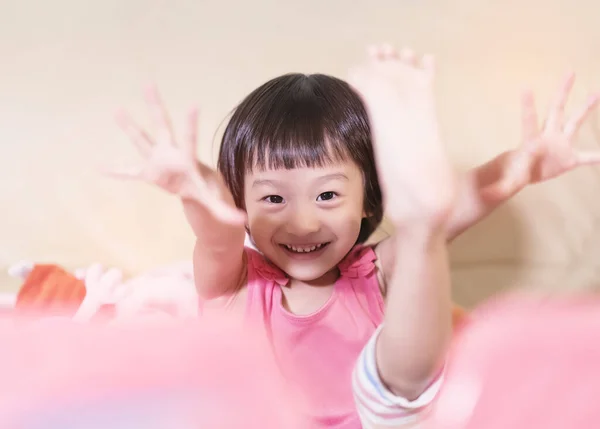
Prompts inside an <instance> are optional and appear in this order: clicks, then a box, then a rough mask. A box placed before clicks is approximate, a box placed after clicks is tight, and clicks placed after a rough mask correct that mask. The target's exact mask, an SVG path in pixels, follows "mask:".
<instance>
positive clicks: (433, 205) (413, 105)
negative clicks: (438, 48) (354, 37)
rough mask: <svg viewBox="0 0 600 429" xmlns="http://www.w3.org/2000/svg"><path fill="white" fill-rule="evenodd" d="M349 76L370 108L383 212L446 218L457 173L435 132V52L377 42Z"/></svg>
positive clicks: (399, 217) (410, 218) (399, 218)
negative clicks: (423, 53)
mask: <svg viewBox="0 0 600 429" xmlns="http://www.w3.org/2000/svg"><path fill="white" fill-rule="evenodd" d="M350 82H351V84H352V85H353V86H354V87H355V89H356V90H357V91H358V92H359V93H360V94H361V96H362V97H363V100H364V101H365V104H366V107H367V111H368V113H369V117H370V121H371V131H372V134H373V138H374V148H375V155H376V159H377V167H378V172H379V175H380V180H381V183H382V187H383V190H384V195H385V197H386V212H387V213H386V214H387V215H388V216H389V217H390V219H392V220H393V221H394V222H395V223H396V224H406V223H413V224H414V222H417V223H420V224H424V223H431V225H434V224H439V223H443V222H445V221H446V218H447V217H448V215H449V212H450V211H451V209H452V206H453V202H454V195H455V177H454V172H453V169H452V167H451V165H450V163H449V161H448V158H447V155H446V150H445V148H444V145H443V142H442V139H441V137H440V135H439V133H438V121H437V115H436V111H435V110H436V105H435V98H434V92H433V82H434V64H433V58H432V57H430V56H424V57H423V58H418V57H417V56H416V55H415V54H414V53H413V52H412V51H410V50H408V49H404V50H403V51H402V52H397V51H396V50H395V49H394V48H392V47H391V46H387V45H384V46H379V47H376V48H374V49H372V50H371V51H370V53H369V56H368V58H367V60H366V61H365V62H363V64H361V65H360V66H359V67H357V68H356V69H355V70H353V72H352V73H351V76H350Z"/></svg>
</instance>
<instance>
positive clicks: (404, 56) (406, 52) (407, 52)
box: [400, 48, 417, 66]
mask: <svg viewBox="0 0 600 429" xmlns="http://www.w3.org/2000/svg"><path fill="white" fill-rule="evenodd" d="M400 60H401V61H403V62H405V63H406V64H409V65H411V66H414V65H416V63H417V55H416V54H415V51H413V50H412V49H410V48H403V49H402V50H401V51H400Z"/></svg>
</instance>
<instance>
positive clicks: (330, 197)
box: [317, 192, 337, 201]
mask: <svg viewBox="0 0 600 429" xmlns="http://www.w3.org/2000/svg"><path fill="white" fill-rule="evenodd" d="M336 196H337V194H336V193H335V192H323V193H322V194H320V195H319V196H318V197H317V201H329V200H333V199H334V198H335V197H336Z"/></svg>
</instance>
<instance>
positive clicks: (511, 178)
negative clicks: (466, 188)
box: [490, 150, 532, 199]
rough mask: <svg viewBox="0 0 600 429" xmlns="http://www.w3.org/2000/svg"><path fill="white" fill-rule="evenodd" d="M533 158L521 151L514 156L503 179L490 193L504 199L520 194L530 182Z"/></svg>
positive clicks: (494, 185) (492, 187) (491, 188)
mask: <svg viewBox="0 0 600 429" xmlns="http://www.w3.org/2000/svg"><path fill="white" fill-rule="evenodd" d="M531 162H532V158H531V155H530V153H529V152H528V151H525V150H521V151H519V152H517V153H516V154H515V155H513V156H512V159H510V161H509V164H508V169H507V170H506V172H504V174H503V175H502V178H501V179H500V180H499V181H498V182H497V183H495V184H493V185H492V186H490V192H492V193H494V192H495V193H496V194H497V195H498V196H500V197H502V198H503V199H506V198H510V197H511V196H513V195H514V194H516V193H517V192H519V191H520V190H521V189H522V188H523V187H524V186H525V185H527V183H528V182H529V180H530V176H531Z"/></svg>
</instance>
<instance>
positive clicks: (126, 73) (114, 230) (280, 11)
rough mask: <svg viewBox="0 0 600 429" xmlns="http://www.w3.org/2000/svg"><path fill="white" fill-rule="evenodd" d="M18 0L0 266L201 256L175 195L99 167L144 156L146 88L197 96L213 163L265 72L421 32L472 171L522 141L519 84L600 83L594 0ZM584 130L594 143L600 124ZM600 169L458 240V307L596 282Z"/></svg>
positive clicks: (5, 47)
mask: <svg viewBox="0 0 600 429" xmlns="http://www.w3.org/2000/svg"><path fill="white" fill-rule="evenodd" d="M8 3H10V6H6V5H3V6H2V8H1V10H0V17H1V18H0V19H1V22H2V25H0V52H1V53H2V67H1V72H0V172H1V178H2V180H1V181H0V203H1V206H2V214H1V215H0V219H1V220H2V222H0V269H1V270H2V271H4V267H6V266H7V265H9V264H11V263H14V262H15V261H17V260H20V259H34V260H44V261H50V262H58V263H61V264H64V265H67V266H69V267H72V266H73V267H74V266H81V265H87V264H89V263H91V262H93V261H100V262H103V263H105V264H110V265H116V266H119V267H122V268H125V269H127V270H129V271H131V272H137V271H140V270H143V269H145V268H148V267H151V266H154V265H156V264H160V263H164V262H168V261H171V260H174V259H184V258H188V257H189V255H190V251H191V245H192V236H191V234H190V231H189V230H188V227H187V225H186V223H185V221H184V218H183V216H182V213H181V210H180V208H179V205H178V203H177V201H175V200H174V199H172V198H170V197H168V196H165V195H162V194H160V193H158V192H157V191H155V190H153V189H148V188H146V187H145V186H143V185H138V184H131V183H130V184H123V183H115V182H112V181H110V180H107V179H104V178H102V177H100V176H99V175H98V174H96V172H95V171H94V168H95V167H96V166H99V165H102V164H108V163H110V162H112V161H117V162H126V161H132V160H135V153H134V151H133V150H132V148H131V147H130V146H129V145H128V143H127V142H126V141H125V140H124V139H123V137H122V136H121V135H120V133H119V132H118V130H117V128H116V127H115V126H114V124H113V121H112V114H113V112H114V111H115V110H116V109H117V108H118V107H119V106H126V107H131V108H132V109H134V111H136V112H137V113H139V114H141V115H143V114H144V110H143V106H142V105H141V103H140V102H139V100H140V97H139V96H138V95H139V94H140V89H141V87H142V86H143V85H144V83H145V82H149V81H156V82H158V83H159V85H160V86H161V87H162V89H163V92H164V94H165V97H166V98H167V100H168V102H169V104H170V105H171V106H172V108H173V111H174V112H175V113H176V114H180V113H182V112H183V111H184V109H185V108H187V107H188V106H189V105H190V104H191V103H194V102H198V103H199V104H200V106H201V108H202V111H203V121H202V132H201V139H202V145H201V148H200V156H201V157H202V159H204V160H206V161H209V162H212V161H213V160H214V155H215V153H216V150H215V149H216V143H215V141H216V140H215V139H214V138H213V136H214V133H215V130H216V128H217V126H218V125H219V123H220V122H221V121H222V120H223V118H224V117H225V116H226V114H227V112H228V111H229V110H230V109H231V108H232V107H233V106H234V104H235V103H236V102H237V101H238V100H239V99H240V98H241V97H242V96H243V95H245V94H246V93H247V92H248V91H250V90H251V89H253V88H254V87H256V86H257V85H258V84H260V83H262V82H263V81H265V80H266V79H268V78H270V77H273V76H275V75H277V74H281V73H283V72H289V71H302V72H317V71H318V72H325V73H330V74H334V75H337V76H341V77H343V76H344V74H345V70H346V68H347V67H348V66H349V65H350V64H352V61H353V60H354V59H355V58H357V57H358V56H359V55H360V54H361V50H362V49H363V46H364V45H365V44H367V43H370V42H372V41H390V42H392V43H395V44H408V45H411V46H413V47H414V48H416V49H418V50H427V51H431V52H433V53H434V54H436V55H437V57H438V64H439V67H440V72H439V73H440V86H439V96H440V101H441V116H442V120H443V128H444V132H445V134H446V136H447V140H448V143H449V145H450V146H451V149H452V153H453V155H454V157H455V159H456V162H457V164H459V165H460V166H461V167H464V168H466V167H469V166H473V165H475V164H476V163H478V162H481V161H483V160H485V159H487V158H488V157H491V156H493V155H494V154H496V153H498V152H499V151H502V150H505V149H507V148H509V147H511V146H512V145H515V144H516V143H517V141H518V132H519V128H518V127H519V116H518V114H519V112H518V107H519V105H518V101H519V90H520V88H521V87H522V86H523V85H525V84H532V85H533V86H534V88H535V89H536V90H537V91H538V93H539V94H540V101H541V102H545V101H546V100H547V99H548V98H549V95H550V90H551V89H552V88H553V85H555V84H556V83H557V82H558V80H559V79H560V77H561V75H562V74H563V72H564V71H566V70H568V69H569V68H573V69H575V70H577V71H578V72H579V81H578V84H577V90H576V91H575V97H574V101H581V100H582V99H583V97H584V95H585V93H586V92H587V91H589V90H592V89H594V88H597V87H600V61H599V58H600V56H599V55H598V50H597V46H598V42H597V41H598V40H600V39H599V38H600V30H598V29H597V28H598V27H597V22H596V18H597V16H598V11H599V8H600V6H597V5H596V2H594V1H592V0H586V1H579V2H576V3H573V4H574V5H573V6H568V4H569V3H570V2H567V1H566V0H563V1H559V0H546V1H541V0H529V1H527V2H521V1H505V2H485V1H484V2H482V1H478V0H454V1H445V2H442V1H433V0H420V1H416V0H394V1H392V0H380V1H374V2H366V1H357V2H347V1H342V0H325V1H324V0H320V1H318V0H304V1H302V2H296V1H285V0H284V1H275V0H255V1H252V2H247V1H241V0H238V1H235V2H225V1H192V0H188V1H183V0H104V1H102V2H81V1H75V0H53V1H47V2H42V1H33V0H20V1H19V2H8ZM8 3H7V4H8ZM352 3H354V5H352V6H350V5H351V4H352ZM369 4H370V6H369ZM575 4H576V5H577V6H575ZM142 117H143V116H142ZM597 132H600V131H598V130H597ZM581 137H582V138H581V144H582V146H588V147H594V145H595V139H594V138H593V132H592V130H591V129H587V130H585V132H584V133H582V136H581ZM599 174H600V171H599V170H593V169H587V170H582V171H579V172H576V173H573V174H571V175H569V176H568V177H564V178H562V179H560V180H557V181H555V182H553V183H550V184H545V185H542V186H538V187H535V188H532V189H529V190H527V191H526V192H525V193H523V194H522V195H520V196H519V197H518V198H517V199H515V200H514V202H513V203H512V204H510V205H508V206H506V207H504V208H503V209H501V210H499V211H498V212H497V213H496V214H495V215H494V216H493V217H491V218H490V219H489V220H487V221H486V222H485V223H483V224H481V225H480V226H478V227H476V228H474V229H473V230H471V231H470V232H469V233H468V234H466V235H465V236H463V237H462V238H461V239H460V240H458V241H457V242H456V243H455V245H454V246H453V261H454V268H455V280H456V291H457V297H458V299H459V300H460V302H463V303H465V304H472V303H474V302H476V301H477V300H478V299H480V298H481V297H483V296H485V295H486V294H489V293H490V292H491V291H493V290H497V289H498V288H502V287H506V286H509V285H522V284H527V283H529V284H547V285H548V287H549V288H550V287H553V286H554V285H555V284H556V283H557V281H558V280H559V279H561V275H563V274H564V273H565V270H566V267H569V270H572V271H573V272H574V273H575V274H574V277H573V278H574V279H573V281H572V283H573V285H575V286H580V285H584V284H587V283H589V282H590V281H591V280H592V279H593V276H592V274H594V270H595V268H596V266H600V264H599V263H598V262H596V261H597V260H598V258H597V257H596V256H600V244H598V241H599V240H598V238H600V230H599V229H598V226H597V225H596V218H597V217H598V215H600V199H599V198H597V197H596V195H598V194H599V192H600V184H599V183H598V178H599V177H600V176H599ZM566 222H568V225H569V226H565V225H567V223H566ZM0 278H1V277H0ZM5 284H6V283H5ZM560 284H561V285H562V284H563V283H562V281H561V283H560Z"/></svg>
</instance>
